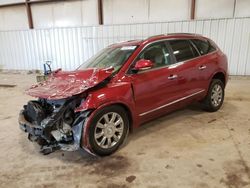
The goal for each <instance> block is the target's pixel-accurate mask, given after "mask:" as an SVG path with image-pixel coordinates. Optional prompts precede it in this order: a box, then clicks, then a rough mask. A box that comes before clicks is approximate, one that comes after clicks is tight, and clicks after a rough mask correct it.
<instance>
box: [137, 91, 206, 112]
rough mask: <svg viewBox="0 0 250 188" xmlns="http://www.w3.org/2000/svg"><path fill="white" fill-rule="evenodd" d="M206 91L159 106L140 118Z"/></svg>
mask: <svg viewBox="0 0 250 188" xmlns="http://www.w3.org/2000/svg"><path fill="white" fill-rule="evenodd" d="M204 91H205V89H203V90H200V91H198V92H195V93H193V94H191V95H187V96H185V97H182V98H179V99H177V100H174V101H172V102H170V103H167V104H164V105H162V106H159V107H157V108H154V109H152V110H149V111H147V112H143V113H141V114H139V116H144V115H147V114H149V113H152V112H154V111H157V110H160V109H162V108H165V107H167V106H170V105H172V104H175V103H177V102H180V101H182V100H185V99H188V98H190V97H192V96H195V95H197V94H200V93H202V92H204Z"/></svg>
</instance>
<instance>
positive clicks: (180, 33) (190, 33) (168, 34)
mask: <svg viewBox="0 0 250 188" xmlns="http://www.w3.org/2000/svg"><path fill="white" fill-rule="evenodd" d="M167 35H200V34H197V33H168V34H167Z"/></svg>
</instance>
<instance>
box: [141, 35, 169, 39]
mask: <svg viewBox="0 0 250 188" xmlns="http://www.w3.org/2000/svg"><path fill="white" fill-rule="evenodd" d="M161 36H166V34H160V35H153V36H150V37H148V38H146V39H145V40H148V39H151V38H155V37H161Z"/></svg>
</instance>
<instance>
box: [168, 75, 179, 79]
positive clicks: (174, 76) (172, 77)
mask: <svg viewBox="0 0 250 188" xmlns="http://www.w3.org/2000/svg"><path fill="white" fill-rule="evenodd" d="M176 78H178V76H177V75H176V74H171V75H170V76H169V77H168V79H169V80H174V79H176Z"/></svg>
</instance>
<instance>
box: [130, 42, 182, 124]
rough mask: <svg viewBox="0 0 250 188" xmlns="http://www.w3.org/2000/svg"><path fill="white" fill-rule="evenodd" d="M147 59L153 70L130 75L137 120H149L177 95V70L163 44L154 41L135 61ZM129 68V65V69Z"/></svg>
mask: <svg viewBox="0 0 250 188" xmlns="http://www.w3.org/2000/svg"><path fill="white" fill-rule="evenodd" d="M140 59H147V60H151V61H152V62H153V64H154V66H153V68H151V69H148V70H144V71H139V72H137V73H134V74H131V76H130V78H131V82H132V85H133V90H134V98H135V103H136V111H137V115H139V117H140V118H141V121H142V122H143V121H146V120H148V119H151V117H153V116H156V115H157V114H159V113H161V112H162V111H163V110H164V108H165V105H166V104H168V103H170V102H171V101H174V100H176V99H177V98H178V96H179V95H180V93H179V88H178V84H177V83H178V77H177V69H178V68H175V67H171V68H170V65H171V64H172V63H173V59H172V56H171V54H170V52H169V48H168V47H167V46H166V43H165V42H157V43H153V44H151V45H149V46H148V47H146V48H145V49H144V50H143V51H142V52H141V53H140V54H139V56H138V57H137V58H136V60H135V62H137V61H138V60H140ZM132 67H133V66H132Z"/></svg>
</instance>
